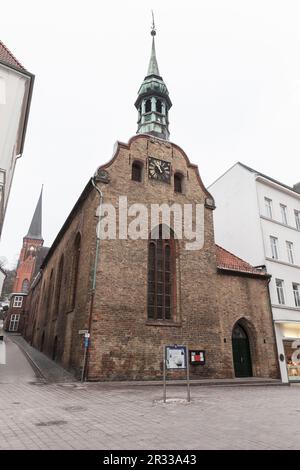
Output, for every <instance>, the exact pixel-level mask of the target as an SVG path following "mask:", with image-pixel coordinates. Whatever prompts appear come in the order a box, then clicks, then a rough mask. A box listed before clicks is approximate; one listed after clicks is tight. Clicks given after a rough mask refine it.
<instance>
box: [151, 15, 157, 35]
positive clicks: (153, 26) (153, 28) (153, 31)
mask: <svg viewBox="0 0 300 470" xmlns="http://www.w3.org/2000/svg"><path fill="white" fill-rule="evenodd" d="M151 13H152V27H151V36H155V35H156V29H155V22H154V13H153V10H151Z"/></svg>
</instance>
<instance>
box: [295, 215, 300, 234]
mask: <svg viewBox="0 0 300 470" xmlns="http://www.w3.org/2000/svg"><path fill="white" fill-rule="evenodd" d="M295 222H296V229H297V230H300V211H296V210H295Z"/></svg>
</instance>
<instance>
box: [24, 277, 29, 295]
mask: <svg viewBox="0 0 300 470" xmlns="http://www.w3.org/2000/svg"><path fill="white" fill-rule="evenodd" d="M28 291H29V281H28V279H24V281H23V282H22V292H24V294H27V293H28Z"/></svg>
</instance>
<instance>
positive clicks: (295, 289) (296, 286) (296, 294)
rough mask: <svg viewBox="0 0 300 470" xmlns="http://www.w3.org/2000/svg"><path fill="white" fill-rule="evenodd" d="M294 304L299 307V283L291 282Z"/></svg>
mask: <svg viewBox="0 0 300 470" xmlns="http://www.w3.org/2000/svg"><path fill="white" fill-rule="evenodd" d="M293 293H294V300H295V306H296V307H300V284H298V283H296V282H293Z"/></svg>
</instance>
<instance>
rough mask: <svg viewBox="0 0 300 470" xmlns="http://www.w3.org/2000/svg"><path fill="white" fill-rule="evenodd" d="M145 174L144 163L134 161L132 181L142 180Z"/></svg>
mask: <svg viewBox="0 0 300 470" xmlns="http://www.w3.org/2000/svg"><path fill="white" fill-rule="evenodd" d="M142 175H143V164H142V162H137V161H135V162H133V164H132V167H131V179H132V181H137V182H139V183H141V182H142Z"/></svg>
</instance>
